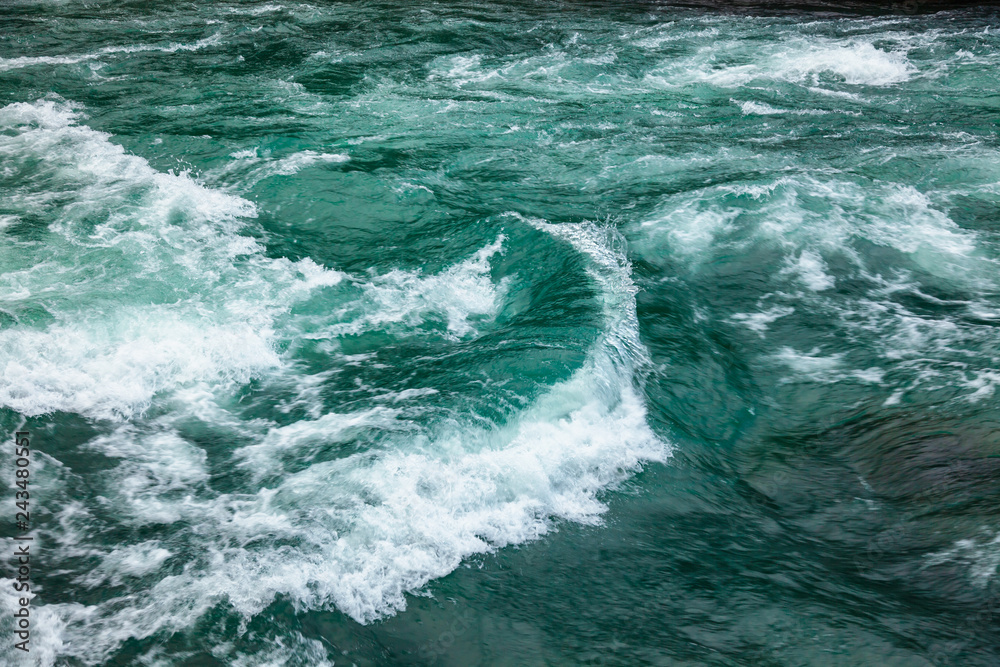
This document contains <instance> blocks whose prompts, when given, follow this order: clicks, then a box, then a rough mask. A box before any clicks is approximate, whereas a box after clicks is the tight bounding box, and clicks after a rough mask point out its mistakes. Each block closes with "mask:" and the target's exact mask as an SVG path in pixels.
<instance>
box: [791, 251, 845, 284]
mask: <svg viewBox="0 0 1000 667" xmlns="http://www.w3.org/2000/svg"><path fill="white" fill-rule="evenodd" d="M786 261H787V264H786V267H785V268H784V269H782V273H794V274H796V275H797V276H798V278H799V279H800V280H801V281H802V283H803V284H804V285H805V286H806V287H808V288H809V289H811V290H812V291H814V292H822V291H823V290H828V289H830V288H831V287H833V286H834V285H836V281H835V280H834V278H833V276H831V275H830V274H829V273H827V271H826V268H827V267H826V262H824V261H823V257H822V256H821V255H820V254H819V253H818V252H815V251H812V250H803V251H802V252H801V253H799V256H798V259H795V260H792V259H791V258H789V259H788V260H786Z"/></svg>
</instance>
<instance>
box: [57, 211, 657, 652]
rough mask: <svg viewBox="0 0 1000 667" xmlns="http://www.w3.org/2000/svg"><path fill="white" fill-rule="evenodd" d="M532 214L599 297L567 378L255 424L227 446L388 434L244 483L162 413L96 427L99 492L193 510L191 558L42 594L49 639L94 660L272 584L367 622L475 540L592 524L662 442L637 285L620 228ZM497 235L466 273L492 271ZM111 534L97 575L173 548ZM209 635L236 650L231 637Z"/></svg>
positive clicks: (154, 516) (244, 609)
mask: <svg viewBox="0 0 1000 667" xmlns="http://www.w3.org/2000/svg"><path fill="white" fill-rule="evenodd" d="M528 222H529V223H530V224H533V225H535V226H536V227H537V228H539V229H541V230H543V231H545V232H547V233H549V234H551V235H552V236H554V237H556V238H557V239H560V240H562V241H563V242H566V243H570V244H572V245H573V247H575V248H576V249H577V250H578V251H580V252H581V253H583V254H584V255H585V256H586V257H587V258H588V259H589V261H590V264H591V268H590V279H591V280H592V281H593V284H594V287H595V289H596V290H597V291H598V293H599V294H600V296H601V298H602V299H603V302H604V317H605V327H604V333H603V334H602V336H601V338H600V339H599V340H598V341H597V343H596V344H595V345H594V346H593V348H592V349H591V350H590V351H589V353H588V356H587V359H586V361H585V363H584V364H583V366H582V367H581V368H580V369H579V370H578V371H577V372H576V373H575V374H574V375H573V376H572V377H570V378H569V379H568V380H566V381H564V382H562V383H559V384H557V385H555V386H553V387H551V388H550V389H549V390H548V391H547V392H546V393H545V394H544V395H542V396H541V397H540V398H539V399H537V400H536V401H535V402H534V403H533V404H532V405H531V406H530V407H528V408H527V409H526V410H524V411H523V412H521V413H520V414H516V415H513V416H512V417H511V419H510V421H509V422H507V423H506V424H504V425H501V426H493V427H484V426H483V425H482V424H481V422H478V421H476V420H475V419H472V418H470V419H468V420H462V419H460V418H459V419H452V420H449V421H447V422H445V423H441V424H437V425H434V426H430V427H421V428H420V430H416V429H417V427H416V426H415V425H413V424H409V423H407V422H405V421H404V420H399V419H396V417H397V415H398V412H397V408H395V407H392V408H390V407H388V406H383V407H376V408H373V409H371V410H369V411H368V412H364V413H357V414H354V415H326V416H324V417H321V418H319V419H317V420H314V421H308V422H300V423H297V424H292V425H289V426H283V427H277V426H272V427H270V428H263V429H260V430H259V431H258V432H257V436H256V438H257V444H256V445H253V446H251V447H247V448H244V449H242V450H240V451H239V452H238V453H237V457H236V459H237V461H240V460H242V461H248V462H249V461H253V462H254V465H256V464H257V463H259V464H261V465H265V466H270V467H271V468H272V469H280V461H281V457H282V455H283V453H285V452H289V451H293V450H294V451H295V459H296V461H298V462H300V463H301V462H302V461H304V460H308V459H309V457H310V455H311V454H310V450H309V448H310V447H312V446H313V445H314V444H326V445H329V444H330V443H336V442H337V440H338V438H341V439H342V438H344V437H345V434H346V433H347V431H349V430H350V429H355V430H356V431H359V432H360V431H362V430H366V431H367V432H370V433H372V432H373V433H377V434H378V436H379V438H380V445H379V447H377V448H374V449H369V450H367V451H361V452H355V453H351V452H350V451H349V450H348V452H344V455H342V456H341V457H340V458H334V459H329V458H328V459H327V460H324V461H322V462H314V463H312V464H311V465H309V466H308V467H306V468H305V469H302V470H299V471H298V472H296V473H294V474H290V475H289V474H285V475H284V476H282V477H280V478H278V479H277V483H276V485H275V486H273V487H265V488H261V489H260V490H259V491H257V492H256V493H253V494H232V495H230V494H217V493H214V492H213V491H212V490H211V489H210V488H209V486H208V482H207V481H206V479H205V475H204V460H205V459H204V453H203V452H201V451H200V450H199V449H198V448H197V447H195V446H194V445H193V444H192V443H190V442H187V441H185V440H184V439H183V438H182V437H180V436H179V435H178V434H177V433H176V432H175V431H173V430H172V429H171V428H170V427H169V423H170V419H169V418H167V417H165V418H161V419H159V420H157V421H155V422H153V423H151V424H148V425H147V426H146V427H144V429H138V428H136V427H133V426H123V427H121V428H119V429H117V430H116V431H115V432H114V433H112V434H110V435H106V436H101V437H100V438H97V439H95V440H94V441H92V442H91V443H90V444H89V445H88V446H89V447H90V448H92V449H96V450H99V451H102V452H104V453H105V454H107V455H110V456H114V457H119V458H121V463H120V464H119V466H118V467H117V468H115V469H113V470H112V471H110V472H109V474H108V475H107V487H106V488H105V489H103V490H102V493H103V494H104V495H105V496H106V497H107V498H108V502H110V503H112V504H113V505H114V506H116V507H118V506H122V507H126V508H127V511H128V512H129V513H130V516H129V518H128V520H129V521H138V522H139V523H143V522H149V521H165V520H171V521H174V522H175V523H174V525H178V526H183V525H189V526H190V529H187V530H184V531H182V532H178V533H175V534H174V536H173V541H174V542H178V543H181V544H186V546H185V547H184V549H185V552H186V553H189V554H192V556H191V557H190V558H191V560H189V562H188V563H186V567H185V568H184V570H183V571H181V572H178V573H174V574H172V575H170V576H162V578H160V579H159V580H158V581H157V583H155V584H152V585H151V586H149V587H147V588H144V589H141V590H136V591H133V592H132V593H130V594H129V596H128V597H127V598H124V597H122V598H114V599H110V600H108V601H105V602H98V603H96V604H93V605H89V606H85V605H81V604H69V603H67V604H50V605H44V606H41V607H40V608H39V609H38V611H39V612H40V613H41V612H44V613H46V614H48V615H49V616H50V617H51V618H53V620H55V621H56V622H55V623H53V624H52V625H51V627H52V628H55V629H56V630H55V631H53V636H52V637H50V638H49V639H48V640H47V641H48V642H49V644H48V645H49V646H51V647H54V648H53V649H52V651H53V652H54V653H58V654H59V655H60V656H62V657H68V656H72V657H74V658H76V659H78V660H81V661H83V662H85V663H87V664H96V663H100V662H101V661H104V660H106V659H107V658H108V657H109V656H110V655H111V654H112V652H113V651H114V650H115V649H116V648H117V647H118V646H120V644H121V643H122V642H124V641H126V640H127V639H129V638H137V639H142V638H145V637H150V636H153V635H155V634H158V633H171V632H175V631H180V630H183V629H186V628H189V627H190V626H191V625H192V624H193V623H195V622H197V620H198V619H199V618H200V617H202V615H203V614H205V613H206V612H207V611H208V610H209V609H211V608H213V607H214V606H215V605H217V604H219V603H225V604H227V605H228V606H229V607H231V608H232V609H233V610H234V611H236V612H237V613H239V614H242V615H243V616H244V617H246V618H250V617H252V616H253V615H254V614H257V613H259V612H260V611H261V610H263V609H264V608H265V607H267V606H268V605H269V604H270V603H271V602H272V601H273V600H274V599H275V597H276V596H278V595H283V596H286V597H287V598H288V599H289V600H291V602H292V603H293V604H294V605H295V607H296V608H297V609H329V608H333V607H336V608H337V609H340V610H341V611H343V612H345V613H347V614H349V615H350V616H351V617H353V618H354V619H356V620H358V621H361V622H371V621H373V620H376V619H378V618H382V617H384V616H386V615H388V614H392V613H394V612H395V611H397V610H400V609H402V608H403V607H404V606H405V604H406V599H405V594H406V593H407V592H416V591H419V590H420V589H421V588H422V587H423V586H425V585H426V584H427V583H428V582H429V581H430V580H432V579H434V578H436V577H441V576H444V575H446V574H448V573H449V572H451V571H452V570H453V569H455V568H456V567H457V566H458V565H459V564H460V562H461V561H462V559H464V558H466V557H468V556H470V555H472V554H477V553H484V552H489V551H492V550H495V549H497V548H500V547H503V546H505V545H510V544H516V543H520V542H524V541H526V540H532V539H536V538H538V537H539V536H541V535H544V534H545V533H547V532H548V531H550V530H552V529H553V528H554V527H555V525H556V522H557V521H559V520H568V521H577V522H583V523H596V522H598V521H599V519H600V516H601V514H602V513H603V512H604V511H605V510H606V506H605V505H604V504H603V503H602V502H601V500H600V497H599V494H600V493H601V492H602V491H603V490H605V489H607V488H609V487H612V486H614V485H615V484H617V483H619V482H620V481H622V480H624V479H625V478H627V477H628V476H629V475H631V474H632V473H634V472H635V471H636V470H638V469H639V467H640V466H641V464H642V462H643V461H650V460H652V461H663V460H665V459H666V458H667V457H668V456H669V448H668V447H667V445H666V444H664V443H663V442H662V441H660V440H659V439H658V438H657V437H656V436H655V435H654V434H653V433H652V432H651V430H650V429H649V427H648V425H647V424H646V412H645V407H644V405H643V401H642V398H641V396H640V393H639V391H638V389H637V386H636V382H637V380H636V374H637V373H638V372H639V371H640V369H641V368H642V367H643V366H644V365H645V364H646V363H648V361H647V355H646V352H645V349H644V348H643V346H642V343H641V342H640V340H639V333H638V322H637V316H636V307H635V297H634V294H635V287H634V285H633V284H632V282H631V279H630V268H629V265H628V262H627V260H626V259H625V254H624V250H623V248H622V244H623V240H622V239H621V237H620V236H617V234H616V232H614V231H613V230H606V229H600V228H598V227H596V226H593V225H587V224H578V225H558V226H556V225H549V224H547V223H544V222H541V221H528ZM501 243H502V239H498V240H497V242H496V243H494V244H491V245H490V246H487V247H486V248H484V249H483V250H481V251H479V252H478V253H477V254H476V256H475V257H474V258H473V259H472V260H467V261H466V262H464V263H462V264H460V265H459V266H465V268H463V269H461V271H473V272H474V273H475V274H476V275H482V274H485V272H486V266H487V264H488V258H489V257H490V256H491V255H492V254H493V253H495V252H498V251H499V249H500V244H501ZM445 273H447V271H446V272H445ZM422 393H427V392H422ZM415 395H416V394H410V395H409V396H410V397H415ZM245 427H246V428H247V429H250V431H248V432H253V429H257V428H258V425H255V424H253V423H247V424H245ZM394 428H396V430H393V429H394ZM276 464H278V465H277V466H276ZM251 467H253V466H251ZM137 478H144V479H145V480H146V482H143V483H140V482H136V481H134V480H136V479H137ZM120 548H121V549H123V550H124V551H123V552H122V553H120V554H118V555H117V556H114V557H106V558H104V559H103V560H102V563H104V564H105V567H106V569H105V570H102V572H101V573H100V576H104V577H114V576H118V577H119V578H121V579H122V580H125V579H126V578H127V577H128V576H135V575H137V574H138V575H139V576H142V577H144V578H149V577H156V576H158V572H159V570H158V569H157V568H159V567H161V566H162V564H164V563H165V562H167V559H169V556H168V555H167V554H165V553H163V552H161V551H159V549H162V548H164V547H161V546H158V545H156V544H149V543H140V544H137V545H134V546H133V547H129V546H128V545H123V546H122V547H120ZM129 549H131V550H129ZM170 550H171V551H172V549H170ZM144 580H145V579H144ZM219 651H220V655H225V656H231V655H232V651H231V647H228V646H220V647H219ZM321 655H322V653H321V652H320V651H319V648H317V652H316V656H318V657H319V656H321ZM279 658H280V656H278V658H276V659H279ZM226 659H229V658H228V657H227V658H226ZM248 664H249V663H248Z"/></svg>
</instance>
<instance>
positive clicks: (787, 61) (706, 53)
mask: <svg viewBox="0 0 1000 667" xmlns="http://www.w3.org/2000/svg"><path fill="white" fill-rule="evenodd" d="M743 48H744V47H743V45H742V44H741V43H740V42H739V41H737V40H728V41H727V40H720V41H713V43H712V44H711V46H706V47H702V48H701V49H699V50H697V51H696V52H695V53H693V54H692V55H690V56H687V57H684V58H679V59H677V58H673V59H670V60H668V61H665V62H663V63H661V64H660V65H659V66H658V67H657V68H655V69H653V70H651V71H649V72H647V73H646V75H645V77H644V80H645V82H646V83H647V84H650V85H653V86H654V87H666V88H675V87H680V86H687V85H690V84H691V83H693V82H703V83H707V84H710V85H713V86H718V87H720V88H739V87H741V86H744V85H746V84H748V83H750V82H752V81H755V80H768V79H770V80H778V81H789V82H794V83H799V84H805V85H807V86H810V87H812V88H816V89H817V92H826V90H827V88H826V87H823V86H821V85H820V84H821V81H822V80H823V79H824V78H831V77H832V78H833V79H834V80H833V81H830V82H829V83H830V84H833V85H836V84H837V83H845V84H849V85H865V86H889V85H893V84H898V83H903V82H906V81H908V80H910V78H912V77H913V75H914V74H915V73H916V72H917V69H916V67H915V66H914V65H913V64H912V63H911V62H910V61H909V59H908V58H907V56H906V53H905V51H903V50H900V51H884V50H882V49H879V48H876V47H875V46H874V45H873V44H871V43H870V42H868V41H863V40H860V39H834V40H830V39H822V38H798V39H795V40H791V41H790V42H788V43H786V44H784V45H782V46H778V45H777V44H774V45H766V46H763V47H761V48H759V49H757V50H755V51H754V52H753V53H752V54H749V58H748V57H747V55H748V54H746V53H744V52H743ZM727 57H730V58H733V59H736V60H739V61H741V62H740V64H732V65H725V66H721V67H720V66H719V65H718V61H719V60H724V59H726V58H727ZM748 59H749V62H747V60H748ZM837 92H840V91H837ZM848 92H850V91H848ZM852 94H853V93H852ZM743 105H746V106H745V107H744V113H764V114H773V113H782V110H779V109H775V108H773V107H770V106H769V105H766V104H762V103H758V102H744V103H741V106H743ZM807 113H808V112H807Z"/></svg>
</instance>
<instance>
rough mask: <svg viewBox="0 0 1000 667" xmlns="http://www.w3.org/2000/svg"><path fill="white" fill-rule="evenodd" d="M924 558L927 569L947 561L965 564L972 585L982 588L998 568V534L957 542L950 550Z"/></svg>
mask: <svg viewBox="0 0 1000 667" xmlns="http://www.w3.org/2000/svg"><path fill="white" fill-rule="evenodd" d="M984 532H986V531H984ZM926 558H927V567H930V566H933V565H941V564H942V563H946V562H949V561H951V562H960V563H963V564H965V565H966V566H967V567H968V571H969V579H970V580H971V581H972V583H973V584H974V585H975V586H977V587H980V588H984V587H986V586H987V585H988V584H989V583H990V580H991V579H992V578H993V577H995V576H996V574H997V570H998V568H1000V533H997V534H994V535H993V536H992V539H990V537H988V536H987V537H984V538H982V539H979V538H969V539H964V540H958V541H957V542H955V544H954V546H953V547H952V548H951V549H946V550H944V551H941V552H938V553H934V554H928V555H927V557H926Z"/></svg>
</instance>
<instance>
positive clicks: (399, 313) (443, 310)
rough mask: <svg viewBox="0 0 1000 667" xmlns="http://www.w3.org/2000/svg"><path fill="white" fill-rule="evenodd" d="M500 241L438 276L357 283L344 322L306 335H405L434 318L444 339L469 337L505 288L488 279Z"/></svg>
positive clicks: (409, 274)
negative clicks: (355, 296)
mask: <svg viewBox="0 0 1000 667" xmlns="http://www.w3.org/2000/svg"><path fill="white" fill-rule="evenodd" d="M505 239H506V237H504V235H503V234H501V235H499V236H498V237H497V238H496V240H495V241H494V242H493V243H491V244H489V245H487V246H486V247H484V248H481V249H480V250H478V251H477V252H476V253H475V254H474V255H473V256H472V257H470V258H469V259H467V260H465V261H462V262H459V263H457V264H455V265H453V266H451V267H449V268H447V269H445V270H444V271H442V272H441V273H437V274H430V275H425V274H424V273H423V271H422V270H419V269H417V270H413V271H405V270H401V269H394V270H392V271H389V272H387V273H384V274H382V275H372V276H371V277H370V279H369V280H368V281H367V282H365V283H363V284H362V286H361V290H362V293H361V297H360V298H359V299H358V300H356V301H352V302H350V303H348V304H346V305H345V306H344V307H343V309H342V315H343V317H344V318H345V319H346V321H341V322H337V323H334V324H332V325H330V326H327V327H325V328H324V329H323V330H322V331H321V332H320V333H315V334H310V335H311V337H315V338H331V337H337V336H344V335H350V334H359V333H362V332H364V331H371V330H380V329H381V330H392V331H393V332H396V333H400V334H403V335H407V334H412V333H417V332H419V331H420V326H421V325H422V324H424V323H425V322H426V321H428V320H430V319H434V318H438V317H443V318H444V320H445V321H446V323H447V335H448V336H449V337H451V338H456V339H457V338H461V337H465V336H469V335H474V334H475V333H476V328H475V326H474V319H477V318H478V319H485V320H489V319H492V318H494V317H495V316H496V314H497V312H498V311H499V308H500V306H501V304H502V303H503V299H504V295H505V294H506V292H507V289H508V285H509V282H510V281H509V279H507V278H504V279H503V280H501V281H500V282H499V283H494V282H493V281H492V280H491V278H490V261H489V260H490V258H491V257H493V255H496V254H498V253H502V252H503V243H504V241H505Z"/></svg>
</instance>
